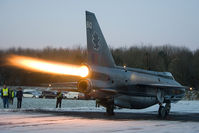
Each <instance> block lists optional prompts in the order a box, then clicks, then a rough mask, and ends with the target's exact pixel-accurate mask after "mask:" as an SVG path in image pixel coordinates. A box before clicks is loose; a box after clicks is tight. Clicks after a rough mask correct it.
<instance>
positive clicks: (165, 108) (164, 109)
mask: <svg viewBox="0 0 199 133" xmlns="http://www.w3.org/2000/svg"><path fill="white" fill-rule="evenodd" d="M170 109H171V103H166V105H165V106H163V105H162V104H160V106H159V110H158V115H159V116H160V117H161V118H162V119H164V118H166V116H167V115H168V114H169V113H170Z"/></svg>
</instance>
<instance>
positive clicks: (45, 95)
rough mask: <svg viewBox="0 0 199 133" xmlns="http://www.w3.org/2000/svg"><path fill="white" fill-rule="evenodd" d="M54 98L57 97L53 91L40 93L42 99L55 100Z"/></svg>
mask: <svg viewBox="0 0 199 133" xmlns="http://www.w3.org/2000/svg"><path fill="white" fill-rule="evenodd" d="M56 96H57V94H56V92H53V91H43V92H42V97H43V98H56Z"/></svg>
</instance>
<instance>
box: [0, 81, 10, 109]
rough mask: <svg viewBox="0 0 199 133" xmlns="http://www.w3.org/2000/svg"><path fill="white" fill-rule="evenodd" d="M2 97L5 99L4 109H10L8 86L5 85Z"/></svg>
mask: <svg viewBox="0 0 199 133" xmlns="http://www.w3.org/2000/svg"><path fill="white" fill-rule="evenodd" d="M1 94H2V95H1V97H2V99H3V107H4V108H6V107H7V108H9V102H8V98H9V89H8V88H7V86H6V84H4V85H3V89H2V90H1Z"/></svg>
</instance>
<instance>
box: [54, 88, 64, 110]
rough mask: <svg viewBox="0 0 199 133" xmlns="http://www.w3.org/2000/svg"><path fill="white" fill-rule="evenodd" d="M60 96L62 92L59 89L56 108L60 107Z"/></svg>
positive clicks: (61, 96)
mask: <svg viewBox="0 0 199 133" xmlns="http://www.w3.org/2000/svg"><path fill="white" fill-rule="evenodd" d="M62 98H63V95H62V93H61V90H59V91H58V92H57V102H56V108H58V106H59V108H61V102H62Z"/></svg>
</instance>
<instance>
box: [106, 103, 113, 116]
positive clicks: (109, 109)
mask: <svg viewBox="0 0 199 133" xmlns="http://www.w3.org/2000/svg"><path fill="white" fill-rule="evenodd" d="M106 114H107V115H109V116H112V115H114V106H113V105H111V106H109V107H106Z"/></svg>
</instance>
